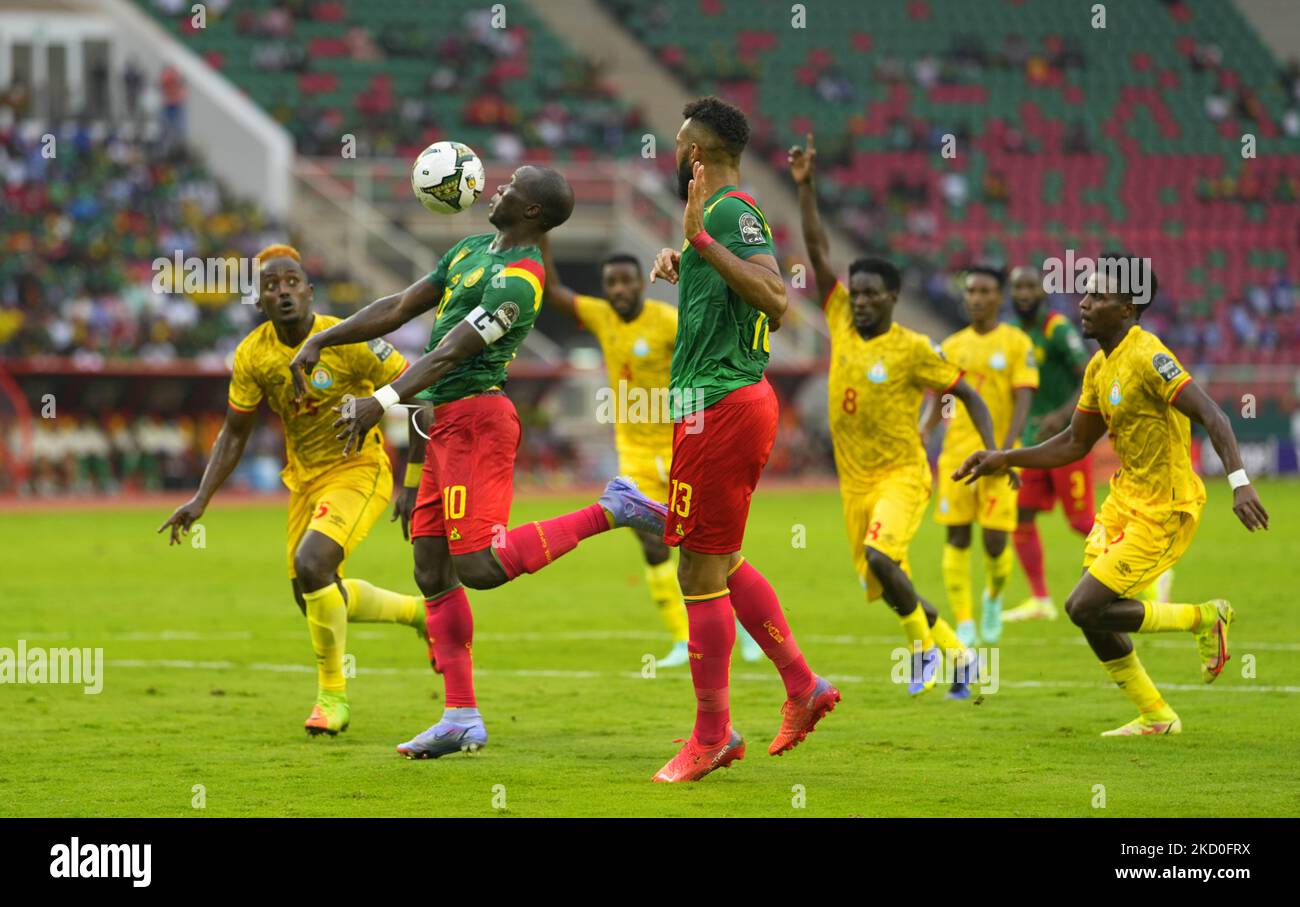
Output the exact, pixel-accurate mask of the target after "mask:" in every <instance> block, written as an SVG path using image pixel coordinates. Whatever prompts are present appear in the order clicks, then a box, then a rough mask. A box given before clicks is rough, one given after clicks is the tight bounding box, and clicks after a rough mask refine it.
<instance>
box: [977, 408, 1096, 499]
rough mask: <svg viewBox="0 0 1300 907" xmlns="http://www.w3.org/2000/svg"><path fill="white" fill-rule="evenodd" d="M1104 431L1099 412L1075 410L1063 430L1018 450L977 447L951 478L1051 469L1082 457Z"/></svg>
mask: <svg viewBox="0 0 1300 907" xmlns="http://www.w3.org/2000/svg"><path fill="white" fill-rule="evenodd" d="M1105 431H1106V422H1105V420H1103V419H1102V417H1101V414H1100V413H1090V412H1084V411H1083V410H1081V409H1076V410H1075V411H1074V417H1073V418H1071V419H1070V424H1069V426H1068V427H1067V428H1066V429H1065V431H1063V432H1061V433H1060V434H1057V435H1054V436H1053V437H1051V438H1048V439H1047V440H1046V441H1044V442H1043V443H1042V444H1036V445H1034V446H1033V447H1022V448H1020V449H1019V450H977V451H975V453H973V454H971V455H970V456H969V457H967V458H966V462H965V463H963V464H961V467H960V468H959V469H958V470H957V471H956V472H954V473H953V474H952V477H953V479H954V480H959V479H966V482H967V484H970V483H971V482H974V481H975V480H976V479H978V478H980V477H981V476H993V475H999V474H1001V473H1004V472H1006V471H1007V470H1008V469H1010V468H1012V467H1016V468H1020V469H1055V468H1056V467H1057V466H1064V465H1065V464H1066V463H1073V462H1074V461H1075V460H1081V459H1083V457H1084V456H1085V455H1086V454H1087V453H1088V451H1090V450H1092V447H1093V445H1094V444H1096V443H1097V440H1098V439H1099V438H1100V437H1101V436H1102V434H1104V433H1105Z"/></svg>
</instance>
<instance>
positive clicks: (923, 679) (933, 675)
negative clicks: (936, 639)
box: [907, 646, 942, 696]
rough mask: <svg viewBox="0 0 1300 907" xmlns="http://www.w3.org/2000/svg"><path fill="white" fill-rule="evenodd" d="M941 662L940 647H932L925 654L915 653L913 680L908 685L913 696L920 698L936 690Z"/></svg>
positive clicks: (913, 654)
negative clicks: (923, 694)
mask: <svg viewBox="0 0 1300 907" xmlns="http://www.w3.org/2000/svg"><path fill="white" fill-rule="evenodd" d="M941 661H942V659H940V658H939V647H938V646H930V648H928V649H926V650H925V651H924V652H913V653H912V679H911V680H909V681H908V683H907V692H908V693H909V694H911V695H912V696H920V695H921V694H922V693H927V692H929V691H930V690H932V689H934V683H935V681H936V680H937V679H938V676H939V665H940V663H941Z"/></svg>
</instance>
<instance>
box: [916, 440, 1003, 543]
mask: <svg viewBox="0 0 1300 907" xmlns="http://www.w3.org/2000/svg"><path fill="white" fill-rule="evenodd" d="M964 460H965V457H960V458H954V459H949V458H947V457H943V456H941V457H939V465H938V471H939V503H938V504H937V505H935V508H934V521H935V522H936V523H938V524H939V525H940V526H969V525H970V524H971V523H979V524H980V525H981V526H983V527H984V528H985V529H1000V530H1002V531H1003V532H1011V531H1013V530H1014V529H1015V528H1016V523H1017V522H1018V520H1017V513H1016V498H1017V492H1016V489H1015V488H1013V487H1011V479H1010V478H1008V477H1007V476H985V477H984V478H982V479H978V480H977V481H976V482H975V483H974V484H973V485H967V484H966V482H965V480H962V481H960V482H954V481H953V479H952V474H953V472H954V471H955V470H956V469H957V468H958V467H960V466H961V464H962V462H964Z"/></svg>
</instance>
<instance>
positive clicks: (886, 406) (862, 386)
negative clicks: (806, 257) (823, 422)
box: [826, 281, 961, 491]
mask: <svg viewBox="0 0 1300 907" xmlns="http://www.w3.org/2000/svg"><path fill="white" fill-rule="evenodd" d="M826 320H827V324H828V326H829V328H830V335H831V366H830V375H829V380H828V382H827V384H828V390H829V393H830V424H831V442H832V444H833V445H834V448H835V469H836V471H837V472H838V473H839V476H840V485H841V486H842V487H844V488H849V489H853V490H860V491H866V490H868V489H870V488H871V487H872V485H873V484H874V481H875V479H876V478H877V477H879V476H880V475H882V474H883V473H886V472H891V471H893V470H896V469H899V468H903V469H911V468H916V469H918V470H926V477H927V483H928V475H929V474H928V466H927V463H926V459H925V448H924V447H923V446H922V445H921V432H920V429H919V425H918V423H919V420H920V411H921V402H922V400H923V399H924V397H925V392H926V391H927V390H934V391H940V392H943V391H947V390H949V389H950V388H952V386H953V385H954V384H956V383H957V381H958V379H960V378H961V369H959V368H958V367H957V366H956V365H954V364H953V363H951V362H948V361H947V360H946V359H944V357H943V354H942V353H941V352H940V351H939V349H938V348H937V347H936V346H935V345H934V344H933V343H932V342H931V341H930V338H929V337H926V336H925V335H924V334H918V333H917V332H916V331H911V330H908V329H907V328H905V327H903V326H902V325H900V324H897V323H895V324H893V325H890V328H889V330H887V331H885V333H883V334H881V335H880V336H878V337H872V338H871V339H870V340H867V339H865V338H863V336H862V335H861V334H859V333H858V330H857V328H855V327H854V326H853V312H852V309H851V307H850V304H849V291H848V288H847V287H845V286H844V284H843V283H841V282H839V281H836V283H835V288H834V289H833V290H831V293H830V295H829V296H828V297H827V299H826ZM927 487H928V484H927Z"/></svg>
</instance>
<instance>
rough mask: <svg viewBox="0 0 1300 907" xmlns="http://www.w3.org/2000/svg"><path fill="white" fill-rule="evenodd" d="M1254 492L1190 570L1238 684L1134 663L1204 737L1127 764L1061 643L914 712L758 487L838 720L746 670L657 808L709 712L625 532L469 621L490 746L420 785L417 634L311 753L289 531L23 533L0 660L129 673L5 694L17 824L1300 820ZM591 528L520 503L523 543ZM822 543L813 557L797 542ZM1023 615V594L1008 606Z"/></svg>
mask: <svg viewBox="0 0 1300 907" xmlns="http://www.w3.org/2000/svg"><path fill="white" fill-rule="evenodd" d="M1260 491H1261V494H1262V497H1263V500H1264V503H1265V506H1266V507H1268V508H1269V510H1270V512H1271V515H1272V520H1273V529H1272V530H1271V531H1270V532H1268V533H1266V534H1262V535H1256V536H1254V537H1252V536H1250V535H1248V534H1247V533H1246V531H1245V530H1244V529H1243V528H1242V527H1241V526H1240V524H1239V523H1238V522H1237V521H1236V519H1235V518H1234V517H1233V515H1232V512H1231V508H1230V498H1229V495H1228V491H1227V489H1226V487H1224V483H1223V482H1222V480H1218V481H1214V482H1212V483H1211V489H1210V501H1209V504H1208V506H1207V508H1206V512H1205V517H1204V519H1203V521H1202V524H1201V528H1200V531H1199V534H1198V536H1197V539H1196V541H1195V543H1194V545H1193V547H1192V549H1191V552H1190V554H1189V555H1188V557H1186V558H1185V559H1184V561H1183V562H1182V563H1181V564H1179V565H1178V568H1177V579H1176V581H1175V585H1174V598H1175V600H1179V601H1199V600H1203V599H1206V598H1210V597H1216V596H1224V597H1227V598H1229V599H1231V600H1232V601H1233V602H1234V604H1235V605H1236V606H1237V609H1238V613H1239V615H1240V623H1239V624H1238V625H1237V626H1235V627H1234V633H1233V637H1232V643H1233V660H1232V661H1231V662H1230V663H1229V665H1228V668H1227V670H1226V671H1225V674H1224V676H1222V677H1221V678H1220V679H1219V681H1218V683H1216V684H1215V685H1214V686H1213V687H1208V688H1207V687H1204V686H1203V685H1202V684H1201V683H1200V681H1199V676H1198V668H1197V657H1196V652H1195V646H1194V643H1193V641H1192V639H1191V638H1190V636H1188V635H1185V634H1162V635H1159V636H1146V637H1139V638H1137V645H1138V650H1139V652H1140V653H1141V656H1142V659H1143V661H1144V663H1145V664H1146V666H1147V668H1148V670H1149V671H1150V673H1151V675H1152V677H1153V678H1154V679H1155V680H1156V682H1157V683H1158V684H1159V685H1160V686H1161V689H1162V691H1163V692H1164V694H1165V697H1166V698H1167V699H1168V700H1169V702H1170V703H1171V704H1172V705H1173V706H1174V707H1175V708H1176V709H1177V710H1178V711H1179V712H1180V714H1181V715H1182V718H1183V722H1184V733H1183V734H1182V736H1181V737H1174V738H1155V739H1119V740H1103V739H1101V738H1100V737H1098V736H1097V735H1098V732H1100V731H1102V730H1105V729H1107V728H1110V727H1114V726H1116V725H1119V724H1121V723H1123V722H1124V721H1127V720H1128V719H1129V718H1131V717H1132V714H1133V711H1132V707H1131V706H1130V705H1129V704H1128V702H1127V701H1126V700H1125V698H1124V697H1123V696H1122V695H1121V694H1120V693H1119V692H1118V691H1117V690H1115V689H1114V688H1112V687H1110V686H1109V685H1108V683H1107V681H1106V677H1105V674H1104V672H1103V671H1102V669H1101V668H1100V667H1099V666H1098V664H1097V662H1096V660H1095V659H1094V658H1093V657H1092V655H1091V653H1090V652H1089V651H1088V649H1087V648H1086V647H1085V646H1084V644H1083V642H1082V639H1081V637H1080V634H1079V633H1078V631H1077V630H1075V629H1074V628H1073V627H1072V626H1071V625H1070V624H1069V623H1068V621H1066V620H1064V619H1062V620H1060V621H1058V622H1056V623H1051V624H1044V623H1038V624H1032V625H1009V626H1008V627H1007V629H1006V632H1005V635H1004V638H1003V641H1002V646H1001V650H1000V653H999V668H1000V678H999V680H1000V689H999V690H998V691H997V692H996V693H992V694H988V695H985V696H984V697H983V699H982V701H981V702H980V703H979V704H974V703H973V702H966V703H956V702H949V701H946V700H945V699H944V698H943V696H942V693H941V692H940V691H938V690H936V692H932V693H930V694H929V695H928V696H925V697H922V698H921V699H920V700H916V701H913V700H911V699H909V698H908V696H907V694H906V692H905V690H904V689H903V688H902V687H899V686H897V685H895V684H893V683H891V682H890V669H891V667H892V662H891V660H890V653H891V650H893V649H894V648H895V647H896V646H898V645H899V640H900V634H899V631H898V624H897V621H896V620H895V618H894V617H893V616H892V614H891V613H890V612H889V611H887V609H886V608H885V606H884V605H883V604H881V603H876V604H873V605H870V606H868V605H867V604H866V603H864V601H863V596H862V594H861V592H860V590H859V588H858V585H857V581H856V579H855V577H854V576H853V575H852V570H851V567H850V562H849V557H848V549H847V543H846V541H845V538H844V530H843V526H842V523H841V520H840V508H839V499H838V496H837V495H836V494H834V493H833V492H830V491H817V492H807V491H800V492H794V491H778V490H768V491H765V490H763V489H762V488H761V487H760V489H759V493H758V495H757V496H756V498H755V501H754V508H753V513H752V515H751V518H750V524H749V535H748V538H747V544H746V553H747V554H748V555H749V556H750V558H751V559H752V560H753V561H754V563H755V564H757V565H758V566H759V568H760V569H762V570H763V571H764V572H765V573H766V574H767V576H768V577H769V578H770V579H771V580H772V582H773V584H774V586H775V587H776V589H777V592H778V594H779V595H780V596H781V598H782V601H783V603H784V605H785V606H786V609H787V611H788V612H789V617H790V621H791V625H792V627H793V629H794V632H795V634H796V636H797V637H798V638H799V640H800V642H801V644H802V647H803V649H804V651H805V653H806V654H807V655H808V657H809V660H810V662H811V664H812V666H813V668H814V670H816V671H818V672H819V673H822V674H825V675H827V676H829V677H831V678H832V679H834V680H836V682H837V683H838V685H839V687H840V689H841V691H842V692H843V694H844V701H843V703H842V704H841V705H840V707H839V708H838V709H837V710H836V711H835V712H834V713H833V714H832V715H831V716H829V717H828V718H827V719H826V720H825V721H824V723H823V724H822V726H821V728H819V729H818V731H817V732H816V733H815V734H813V735H812V736H811V737H810V738H809V739H808V740H807V742H805V743H804V744H803V745H801V746H800V747H798V748H797V749H796V750H794V751H793V752H792V753H788V754H786V755H785V756H784V757H782V758H779V759H776V758H771V757H769V756H768V755H767V753H766V749H767V744H768V742H769V741H770V740H771V737H772V735H773V733H774V732H775V731H776V728H777V726H778V724H779V708H780V705H781V702H782V699H783V693H782V690H781V686H780V683H779V681H778V679H777V676H776V673H775V671H773V670H772V669H771V668H770V666H769V665H767V664H766V663H765V662H764V663H761V664H757V665H748V664H745V663H743V662H741V661H740V659H739V657H737V659H736V663H735V666H734V669H733V681H732V706H733V718H734V721H735V724H736V726H737V728H739V729H740V730H741V732H742V733H744V734H745V736H746V740H747V742H748V752H747V754H746V756H745V758H744V760H743V761H741V762H738V763H737V764H735V765H734V766H732V767H731V768H730V769H729V770H727V771H721V772H717V773H715V774H714V775H712V776H710V777H709V778H707V779H705V780H704V781H703V782H702V783H700V784H694V785H656V784H651V783H650V780H649V779H650V776H651V775H652V774H653V773H654V772H655V771H656V770H657V769H658V768H659V767H660V765H662V764H663V763H664V762H665V761H666V760H667V759H668V758H669V757H670V756H671V755H672V754H673V753H674V752H675V751H676V748H677V745H676V744H674V742H673V739H674V738H676V737H684V736H686V735H687V734H688V733H689V731H690V727H691V720H692V717H693V714H694V710H693V708H694V707H693V701H692V697H691V687H690V684H689V681H688V675H687V673H686V670H685V669H675V670H662V671H659V672H658V675H657V676H656V677H655V678H653V679H647V678H645V677H643V676H642V672H641V669H642V657H643V656H644V655H646V654H651V653H652V654H662V653H663V652H664V651H665V650H666V648H667V646H666V636H665V635H664V634H663V632H662V627H661V625H660V623H659V620H658V617H657V616H656V614H655V613H654V610H653V607H652V605H651V604H650V602H649V599H648V596H647V594H646V591H645V588H644V584H643V582H642V579H641V564H640V558H639V554H638V549H637V546H636V544H635V542H634V541H633V540H632V539H631V538H630V537H629V536H628V535H627V534H626V533H622V532H614V533H610V534H608V535H605V536H602V537H599V538H596V539H593V540H590V541H589V542H587V543H585V544H584V545H583V546H581V547H580V548H579V549H578V550H577V551H575V552H574V553H572V554H570V555H568V556H567V557H565V558H564V559H563V560H562V561H560V562H558V563H557V564H555V565H553V566H552V567H550V568H548V569H547V570H545V571H543V572H542V573H541V574H539V575H537V576H532V577H524V578H522V579H521V580H519V581H518V582H515V583H513V584H510V585H509V586H507V587H504V588H502V589H499V590H494V591H491V592H472V593H471V595H470V599H471V601H472V603H473V606H474V614H475V623H476V639H475V653H474V654H475V662H476V665H475V666H476V669H477V670H476V680H477V688H478V698H479V705H480V708H482V709H483V711H484V714H485V717H486V719H487V723H488V730H489V733H490V734H491V742H490V745H489V746H488V747H487V749H486V750H484V751H483V752H482V753H481V754H479V755H478V756H475V757H470V756H465V755H458V756H454V757H448V758H444V759H441V760H437V761H430V762H409V761H407V760H405V759H402V758H401V757H399V756H398V755H397V754H396V753H395V752H394V750H393V746H394V744H396V743H398V742H400V741H402V740H405V739H407V738H409V737H411V736H412V735H413V734H415V733H416V732H418V731H421V730H423V729H424V728H425V727H426V726H427V725H429V724H430V723H431V722H432V721H433V720H434V719H435V718H436V716H437V715H438V714H439V713H440V710H441V702H440V700H439V697H440V695H441V682H440V681H438V680H437V679H436V678H434V676H433V675H432V674H431V673H430V671H429V669H428V667H427V664H426V663H425V661H424V652H423V647H422V646H421V644H420V643H419V642H418V641H417V639H416V637H415V634H414V633H413V632H411V631H410V630H408V629H406V628H403V627H389V626H381V625H357V624H353V625H352V626H351V628H350V630H351V636H350V650H351V652H352V653H353V654H354V655H355V657H356V664H357V676H356V677H355V679H353V680H352V681H351V686H350V691H351V697H352V704H353V720H352V728H351V730H349V731H348V732H347V733H345V734H343V735H341V736H339V737H338V738H334V739H328V738H319V739H309V738H307V737H306V736H305V734H304V733H303V731H302V721H303V719H304V718H305V717H306V716H307V713H308V711H309V709H310V707H311V704H312V698H313V694H314V692H315V676H314V670H315V669H314V660H313V658H312V653H311V649H310V644H309V641H308V638H307V631H306V627H305V626H304V623H303V619H302V618H301V617H300V615H299V612H298V609H297V607H296V606H295V605H294V604H293V601H292V599H291V598H290V597H289V595H288V583H287V581H286V579H285V577H284V564H283V561H284V538H283V526H284V511H283V508H282V507H280V506H274V505H266V506H253V507H246V508H231V509H224V508H223V507H222V506H221V502H220V500H219V499H218V502H217V505H216V506H215V507H214V508H213V509H212V510H211V511H210V512H209V514H208V515H207V517H206V519H205V520H204V523H205V526H206V547H205V548H201V549H196V548H192V547H189V546H186V547H182V548H174V549H168V547H167V545H166V543H165V540H164V539H163V538H162V537H160V536H156V535H154V532H153V531H154V529H155V528H156V527H157V526H158V524H159V523H160V522H162V520H163V519H164V517H165V516H166V515H167V512H168V509H167V508H164V507H160V508H158V509H157V510H156V511H155V510H144V509H133V510H122V511H114V510H93V511H76V512H67V511H64V512H41V511H36V512H28V513H22V514H16V513H6V514H0V524H3V525H4V526H5V532H4V537H5V549H6V565H7V566H6V569H5V570H4V571H3V574H4V578H3V586H4V589H3V596H2V597H3V601H4V607H3V608H2V609H0V646H4V647H11V648H12V647H16V645H17V640H18V639H20V638H21V639H25V640H26V641H27V644H28V645H29V646H45V647H55V646H102V647H103V649H104V658H105V679H104V687H103V691H102V693H100V694H99V695H85V694H84V693H83V692H82V690H81V688H80V687H71V686H54V685H17V684H6V685H3V686H0V713H2V714H3V715H4V727H5V730H4V733H3V734H0V815H4V816H40V815H53V816H248V815H268V816H308V815H310V816H336V815H372V816H406V815H409V816H430V815H438V816H443V815H445V816H492V815H499V816H555V815H580V816H598V815H599V816H611V815H636V816H801V815H806V816H873V817H874V816H893V815H941V816H961V815H1034V816H1176V815H1195V816H1253V815H1296V814H1297V813H1300V793H1298V792H1297V789H1296V787H1295V785H1294V783H1293V781H1294V778H1295V764H1294V754H1295V753H1296V752H1300V729H1298V728H1297V723H1296V722H1295V718H1296V716H1297V705H1300V631H1297V628H1296V624H1295V623H1294V619H1295V618H1294V614H1295V611H1294V608H1293V607H1292V602H1293V600H1294V599H1293V595H1292V583H1293V582H1294V579H1291V580H1288V579H1287V577H1292V578H1294V576H1295V569H1296V565H1295V562H1294V560H1292V558H1294V557H1295V553H1296V549H1295V535H1294V529H1293V528H1292V527H1294V525H1295V520H1296V518H1297V516H1300V485H1295V484H1280V483H1263V484H1261V486H1260ZM580 503H582V502H581V501H579V500H578V499H576V498H573V499H558V498H532V499H529V498H528V497H526V496H525V497H523V498H522V499H520V500H518V501H516V506H515V510H514V513H513V515H512V516H513V519H514V520H516V521H522V520H527V519H536V518H540V517H544V516H547V515H551V514H555V513H559V512H561V509H570V508H571V507H574V506H577V505H578V504H580ZM1042 526H1043V530H1044V541H1045V545H1046V547H1047V552H1048V569H1049V578H1050V580H1051V582H1052V584H1053V591H1054V592H1055V593H1056V596H1057V600H1058V601H1060V600H1061V599H1062V598H1063V597H1064V595H1065V593H1066V592H1068V590H1069V588H1070V585H1071V583H1072V579H1073V578H1074V577H1075V576H1077V571H1078V563H1079V555H1080V550H1081V541H1080V539H1078V538H1077V537H1075V536H1073V535H1071V534H1070V533H1069V532H1068V530H1067V528H1066V527H1065V524H1064V521H1063V519H1062V518H1061V516H1060V515H1059V514H1052V515H1049V516H1047V517H1045V518H1044V519H1043V521H1042ZM799 527H802V532H803V533H804V535H805V542H806V544H805V546H804V547H797V546H796V545H795V544H794V542H796V541H798V536H799V534H800V530H799ZM940 538H941V537H940V532H939V529H938V527H936V526H935V525H934V524H933V523H931V522H928V521H927V523H926V524H925V526H924V528H923V529H922V531H921V533H920V535H919V536H918V538H917V539H916V541H915V543H914V545H913V548H912V561H913V563H914V565H915V569H916V579H917V584H918V588H919V589H920V590H921V591H922V594H924V595H927V596H928V597H930V598H931V599H932V600H934V601H935V602H936V603H937V604H940V605H941V606H942V598H943V596H942V587H941V585H940V581H939V566H938V562H939V551H940ZM1288 552H1289V553H1288ZM974 562H975V564H976V567H975V569H976V572H977V574H978V573H980V572H982V560H981V558H979V557H976V558H974ZM349 573H350V574H351V575H355V576H360V577H365V578H367V579H369V580H371V581H372V582H375V583H377V584H382V585H386V586H389V587H392V588H401V589H411V590H413V586H412V585H411V580H410V554H409V550H408V548H407V547H406V546H405V545H404V544H403V543H402V542H401V540H400V535H399V534H398V533H397V531H396V530H395V528H394V527H393V526H391V525H389V524H387V523H381V524H380V525H379V526H378V527H376V530H375V532H374V534H372V536H371V537H370V538H369V539H368V540H367V541H366V543H365V544H364V545H362V547H361V548H360V550H359V551H358V553H357V554H356V555H355V556H354V558H353V560H352V562H351V563H350V565H349ZM1025 594H1026V590H1025V585H1024V581H1023V578H1021V577H1020V575H1019V572H1018V571H1017V575H1016V578H1015V579H1014V580H1013V584H1012V587H1011V589H1010V590H1009V593H1008V596H1007V603H1008V606H1010V605H1014V604H1015V603H1016V602H1018V601H1019V600H1020V599H1021V598H1022V597H1023V596H1024V595H1025ZM1247 656H1250V657H1247ZM1246 666H1251V667H1252V670H1249V671H1247V673H1248V674H1249V673H1253V676H1243V667H1246ZM196 785H202V788H201V789H199V790H201V792H202V799H203V800H204V801H205V803H204V808H202V809H197V808H195V805H194V803H195V801H196V799H198V797H199V795H198V793H196V787H195V786H196ZM1097 785H1101V786H1102V787H1101V788H1099V787H1097ZM1103 796H1104V807H1101V808H1098V804H1100V803H1101V802H1102V797H1103ZM499 807H504V808H499Z"/></svg>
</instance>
